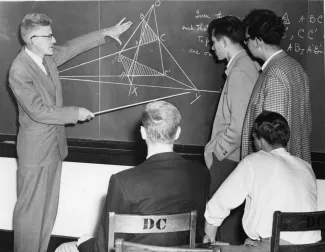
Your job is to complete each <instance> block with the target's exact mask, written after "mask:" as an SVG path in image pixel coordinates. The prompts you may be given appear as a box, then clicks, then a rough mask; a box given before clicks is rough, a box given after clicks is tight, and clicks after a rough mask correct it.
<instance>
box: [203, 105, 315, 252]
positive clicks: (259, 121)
mask: <svg viewBox="0 0 325 252" xmlns="http://www.w3.org/2000/svg"><path fill="white" fill-rule="evenodd" d="M252 136H253V139H254V145H255V148H256V150H257V151H258V152H256V153H253V154H251V155H249V156H247V157H246V158H244V159H243V160H242V161H241V162H240V163H239V164H238V166H237V168H236V169H235V170H234V171H233V172H232V173H231V174H230V176H229V177H228V178H227V179H226V180H225V182H224V183H223V184H222V185H221V187H220V188H219V189H218V190H217V192H216V193H215V194H214V195H213V197H212V198H211V199H210V201H209V202H208V203H207V206H206V211H205V219H206V224H205V232H206V234H207V235H206V238H205V240H208V239H210V240H211V241H212V242H214V237H215V234H216V232H217V229H218V227H219V226H220V225H221V224H222V221H223V220H224V219H225V218H226V217H227V216H228V215H229V213H230V211H231V210H232V209H234V208H236V207H237V206H239V205H240V204H242V203H243V202H244V200H245V199H246V205H245V213H244V216H243V220H242V222H243V227H244V230H245V232H246V234H247V236H248V237H249V238H248V239H247V240H246V242H245V245H249V246H240V248H238V249H236V251H260V252H264V251H265V252H266V251H267V252H268V251H269V250H270V241H271V239H270V238H271V236H272V222H273V213H274V211H277V210H279V211H283V212H312V211H317V188H316V177H315V174H314V172H313V170H312V168H311V166H310V164H309V163H307V162H306V161H304V160H302V159H300V158H298V157H295V156H292V155H290V154H289V153H288V152H287V151H286V149H285V148H286V146H287V143H288V140H289V137H290V129H289V125H288V122H287V121H286V119H285V118H284V117H283V116H282V115H280V114H278V113H275V112H270V111H263V112H262V113H261V114H260V115H259V116H258V117H257V118H256V120H255V122H254V125H253V130H252ZM280 238H281V239H280V244H303V243H314V242H317V241H319V240H321V236H320V231H308V232H283V233H281V236H280ZM223 251H231V248H228V250H227V247H224V250H223Z"/></svg>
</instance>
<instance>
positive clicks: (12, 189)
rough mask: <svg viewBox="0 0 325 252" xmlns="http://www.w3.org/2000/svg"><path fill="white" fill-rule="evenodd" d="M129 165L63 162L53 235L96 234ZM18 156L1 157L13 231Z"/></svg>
mask: <svg viewBox="0 0 325 252" xmlns="http://www.w3.org/2000/svg"><path fill="white" fill-rule="evenodd" d="M128 168H130V167H129V166H118V165H103V164H85V163H75V162H63V170H62V178H61V191H60V201H59V209H58V215H57V219H56V222H55V226H54V229H53V232H52V234H53V235H60V236H69V237H80V236H81V235H84V234H88V235H94V234H95V231H96V227H97V224H98V220H99V218H100V214H101V209H102V206H103V199H105V196H106V192H107V186H108V182H109V178H110V176H111V175H112V174H115V173H117V172H119V171H122V170H125V169H128ZM16 169H17V163H16V159H14V158H0V202H2V204H1V214H0V229H5V230H12V213H13V209H14V204H15V202H16ZM317 186H318V209H319V210H325V180H319V179H318V180H317Z"/></svg>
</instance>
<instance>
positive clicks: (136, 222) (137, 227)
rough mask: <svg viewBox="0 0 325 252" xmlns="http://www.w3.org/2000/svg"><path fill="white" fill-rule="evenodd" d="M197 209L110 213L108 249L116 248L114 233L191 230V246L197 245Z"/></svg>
mask: <svg viewBox="0 0 325 252" xmlns="http://www.w3.org/2000/svg"><path fill="white" fill-rule="evenodd" d="M196 216H197V213H196V211H195V210H193V211H191V212H188V213H183V214H171V215H131V214H115V213H113V212H110V213H109V230H108V251H109V252H110V251H111V250H112V249H114V240H115V238H114V234H115V233H128V234H144V233H145V234H149V233H169V232H180V231H190V241H189V247H190V248H194V246H195V233H196Z"/></svg>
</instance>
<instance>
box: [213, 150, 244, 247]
mask: <svg viewBox="0 0 325 252" xmlns="http://www.w3.org/2000/svg"><path fill="white" fill-rule="evenodd" d="M212 156H213V161H212V165H211V167H210V175H211V184H210V195H209V198H211V197H212V196H213V194H214V193H215V192H216V191H217V190H218V188H219V187H220V186H221V185H222V183H223V182H224V181H225V180H226V179H227V178H228V176H229V175H230V173H231V172H232V171H233V170H235V168H236V167H237V165H238V162H236V161H232V160H229V159H224V160H222V161H219V160H218V159H217V157H216V156H215V154H214V153H212ZM244 209H245V202H244V203H243V204H241V205H240V206H238V207H237V208H235V209H233V210H231V212H230V214H229V216H228V217H227V218H226V219H225V220H224V221H223V222H222V224H221V226H220V227H218V232H217V237H216V240H217V241H221V242H228V243H229V244H231V245H240V244H243V243H244V242H245V239H246V238H247V235H246V233H245V231H244V229H243V225H242V218H243V215H244Z"/></svg>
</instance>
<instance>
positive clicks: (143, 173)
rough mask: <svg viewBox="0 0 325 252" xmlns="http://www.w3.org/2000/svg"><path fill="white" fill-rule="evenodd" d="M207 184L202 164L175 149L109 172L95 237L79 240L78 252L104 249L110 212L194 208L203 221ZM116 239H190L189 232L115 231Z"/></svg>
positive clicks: (183, 241) (169, 241) (143, 212)
mask: <svg viewBox="0 0 325 252" xmlns="http://www.w3.org/2000/svg"><path fill="white" fill-rule="evenodd" d="M209 186H210V175H209V171H208V169H207V168H206V167H205V166H203V165H201V164H198V163H196V162H193V161H189V160H186V159H183V158H182V157H181V156H180V155H179V154H177V153H174V152H168V153H160V154H155V155H153V156H151V157H149V158H148V159H147V160H146V161H145V162H143V163H142V164H141V165H139V166H137V167H135V168H132V169H129V170H125V171H122V172H120V173H117V174H116V175H112V177H111V179H110V182H109V187H108V192H107V197H106V204H105V206H104V209H103V213H102V217H101V222H100V226H99V229H98V233H97V238H92V239H90V240H87V241H85V242H84V243H81V244H80V245H79V247H78V249H79V251H81V252H90V251H91V252H104V251H105V252H107V246H108V240H107V239H108V229H109V226H108V220H109V218H108V213H109V212H116V213H120V214H137V215H146V214H152V215H155V214H156V215H159V214H176V213H184V212H189V211H191V210H195V209H196V210H197V211H198V216H199V217H201V219H200V220H201V221H202V222H204V217H203V214H204V211H205V205H206V199H207V197H208V193H209ZM200 220H198V222H199V223H200ZM115 238H124V239H125V240H127V241H132V242H137V243H142V244H151V245H161V246H177V245H182V244H188V242H189V236H188V232H178V233H167V234H118V235H115Z"/></svg>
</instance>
